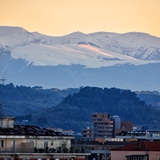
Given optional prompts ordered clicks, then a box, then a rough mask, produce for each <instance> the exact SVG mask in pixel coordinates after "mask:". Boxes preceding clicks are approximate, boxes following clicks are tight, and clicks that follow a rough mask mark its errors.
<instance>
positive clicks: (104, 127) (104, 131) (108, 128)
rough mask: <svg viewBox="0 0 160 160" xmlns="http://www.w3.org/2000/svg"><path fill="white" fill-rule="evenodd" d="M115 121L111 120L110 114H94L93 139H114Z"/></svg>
mask: <svg viewBox="0 0 160 160" xmlns="http://www.w3.org/2000/svg"><path fill="white" fill-rule="evenodd" d="M113 136H114V120H113V119H110V115H109V114H108V113H94V114H92V138H93V139H94V138H97V137H113Z"/></svg>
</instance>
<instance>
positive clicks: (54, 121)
mask: <svg viewBox="0 0 160 160" xmlns="http://www.w3.org/2000/svg"><path fill="white" fill-rule="evenodd" d="M147 95H148V96H149V94H148V93H147ZM144 96H145V94H144V93H143V97H142V98H145V99H146V100H147V99H148V100H149V101H148V104H146V103H145V102H144V101H142V100H140V99H139V98H137V94H136V93H135V92H131V91H130V90H123V89H117V88H110V89H109V88H104V89H102V88H98V87H81V88H80V89H73V88H72V89H71V88H70V89H64V90H59V89H42V88H41V87H36V86H35V87H32V88H31V87H26V86H14V85H13V84H12V83H11V84H8V85H0V101H1V102H2V104H3V109H2V110H3V113H5V114H6V115H12V116H14V117H15V118H16V123H20V124H23V123H27V124H30V125H37V126H40V127H55V128H63V129H72V130H74V131H76V132H81V131H82V130H83V129H84V128H86V127H87V126H91V119H92V113H94V112H100V113H103V112H107V113H108V114H110V115H119V116H120V117H121V119H122V120H123V121H132V122H133V123H134V124H136V125H142V126H147V127H148V128H149V129H160V117H159V115H160V111H159V109H158V107H153V106H151V105H149V102H152V103H153V100H154V101H155V100H156V103H157V102H158V101H159V98H160V96H159V95H156V97H155V96H154V95H152V96H150V97H149V98H147V97H146V96H145V97H144ZM142 98H141V99H142ZM155 98H156V99H155ZM24 120H28V121H24Z"/></svg>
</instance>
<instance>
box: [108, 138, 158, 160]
mask: <svg viewBox="0 0 160 160" xmlns="http://www.w3.org/2000/svg"><path fill="white" fill-rule="evenodd" d="M156 159H157V160H159V159H160V142H150V141H142V142H136V143H132V144H129V145H125V146H123V147H118V148H114V149H111V160H156Z"/></svg>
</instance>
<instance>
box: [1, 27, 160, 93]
mask: <svg viewBox="0 0 160 160" xmlns="http://www.w3.org/2000/svg"><path fill="white" fill-rule="evenodd" d="M159 64H160V38H157V37H154V36H151V35H148V34H145V33H134V32H133V33H125V34H117V33H107V32H97V33H91V34H84V33H81V32H74V33H71V34H68V35H65V36H61V37H51V36H46V35H43V34H39V33H37V32H33V33H31V32H28V31H27V30H25V29H23V28H20V27H7V26H6V27H5V26H1V27H0V78H5V79H7V81H6V82H7V83H10V82H13V83H14V84H17V85H21V84H22V85H29V86H35V85H40V86H43V87H45V88H46V87H48V88H52V87H54V88H68V87H80V86H86V85H91V86H99V87H114V86H115V87H119V88H126V87H127V88H129V89H133V90H142V89H143V90H160V88H159V86H157V83H158V81H159V80H160V74H159V72H158V67H159ZM131 66H132V67H131ZM131 68H132V69H131ZM123 69H124V70H123ZM130 69H131V70H130ZM152 71H153V72H152ZM95 77H96V78H95ZM126 77H128V78H129V81H127V82H125V80H126V79H127V78H126ZM131 77H133V79H132V78H131ZM64 79H65V83H64V82H63V80H64ZM145 81H146V82H145ZM105 82H106V83H105ZM139 82H140V83H139ZM148 84H149V85H148ZM139 86H140V88H139ZM146 87H147V88H146Z"/></svg>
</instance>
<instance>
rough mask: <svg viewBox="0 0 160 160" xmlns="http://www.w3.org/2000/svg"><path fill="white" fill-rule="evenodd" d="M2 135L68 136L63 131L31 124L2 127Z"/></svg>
mask: <svg viewBox="0 0 160 160" xmlns="http://www.w3.org/2000/svg"><path fill="white" fill-rule="evenodd" d="M0 135H15V136H16V135H17V136H25V135H28V136H29V135H30V136H67V135H65V134H62V133H61V132H55V131H54V130H51V129H46V128H41V127H37V126H29V125H15V126H14V128H0Z"/></svg>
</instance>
